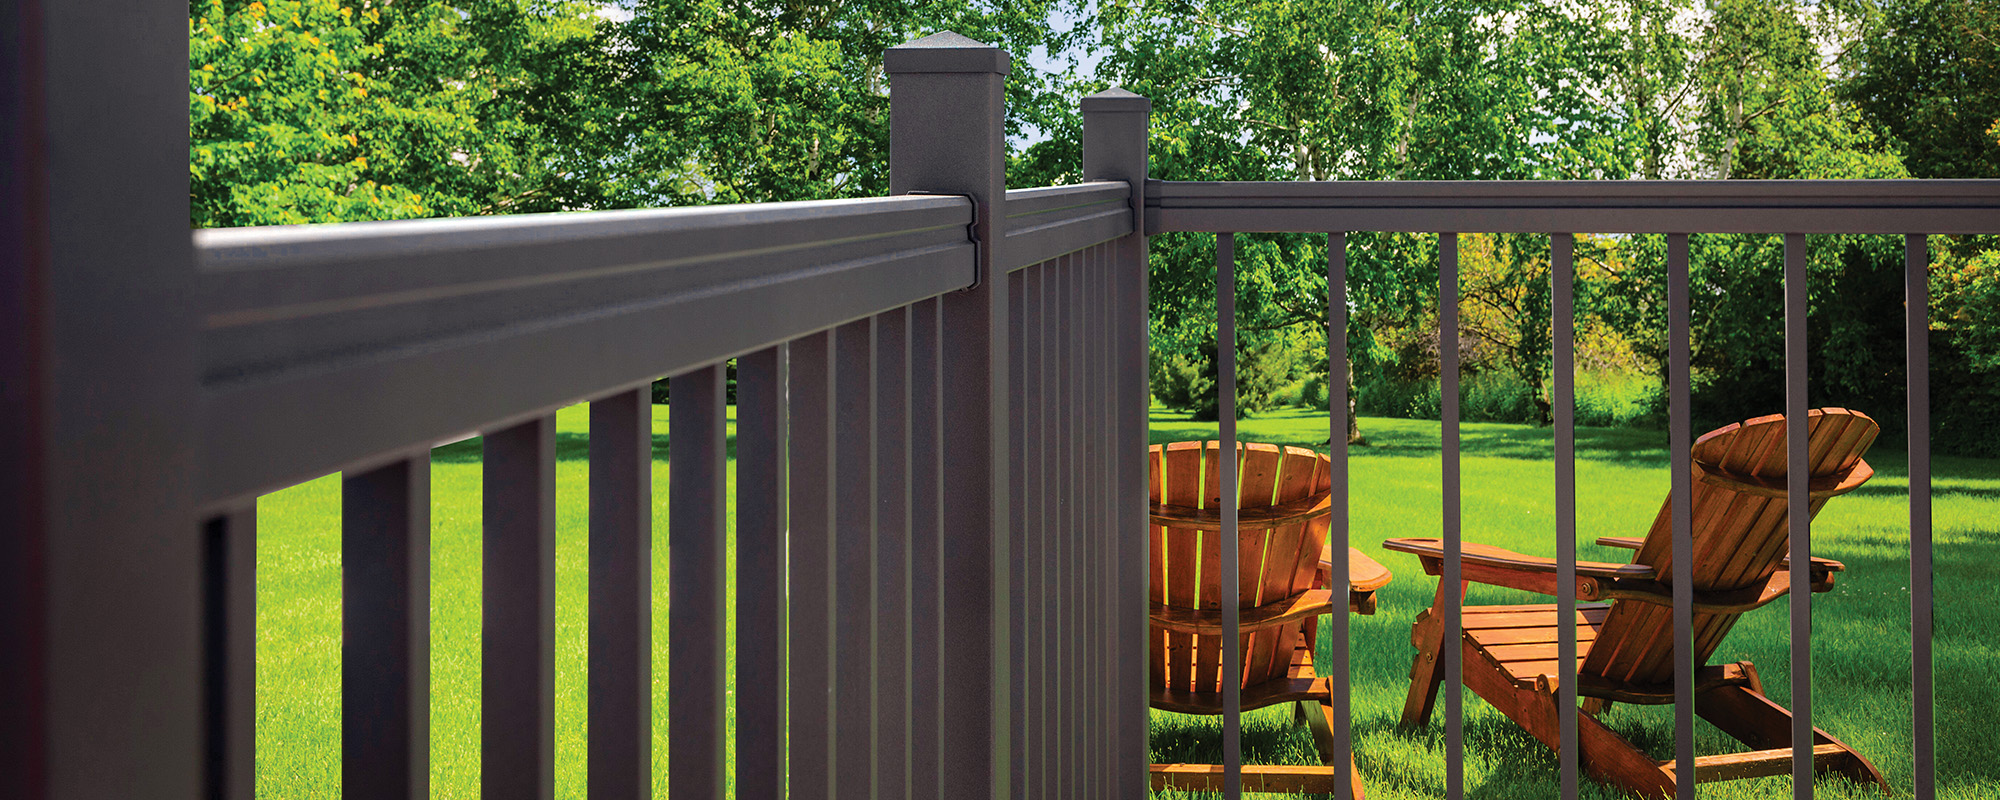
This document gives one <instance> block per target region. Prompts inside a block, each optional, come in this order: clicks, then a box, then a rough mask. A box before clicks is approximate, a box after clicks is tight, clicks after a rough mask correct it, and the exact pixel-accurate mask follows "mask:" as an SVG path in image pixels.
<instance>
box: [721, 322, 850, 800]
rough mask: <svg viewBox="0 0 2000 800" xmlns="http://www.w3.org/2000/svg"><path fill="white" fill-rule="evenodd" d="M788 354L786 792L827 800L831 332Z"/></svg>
mask: <svg viewBox="0 0 2000 800" xmlns="http://www.w3.org/2000/svg"><path fill="white" fill-rule="evenodd" d="M790 350H791V375H790V381H789V383H788V391H787V402H788V403H789V404H790V412H791V414H790V416H791V424H792V439H791V444H790V451H789V452H790V455H791V471H790V475H789V480H790V489H791V523H792V524H791V536H792V539H791V546H790V548H789V550H788V556H789V558H790V562H789V564H788V568H789V570H790V572H789V576H788V579H787V583H788V584H789V586H790V588H791V597H790V604H791V607H790V614H789V619H790V627H789V629H788V633H789V634H790V637H791V638H790V642H791V644H790V662H791V694H790V696H789V698H788V700H789V703H790V713H789V715H788V716H789V718H790V721H791V730H790V732H789V736H790V750H789V753H790V761H791V776H790V778H791V780H790V783H791V787H790V788H791V792H792V795H791V796H792V797H794V798H801V800H805V799H808V798H809V799H810V800H827V798H831V797H832V796H833V782H834V780H835V778H836V775H835V764H834V759H833V752H834V745H835V743H836V736H835V731H834V727H833V723H834V718H835V715H836V714H837V713H839V712H840V710H841V709H840V702H839V698H838V697H836V696H835V695H834V690H833V676H834V673H833V648H834V644H835V642H834V630H835V628H834V619H835V618H834V605H833V603H834V595H833V565H834V553H833V544H834V525H833V515H834V510H835V508H836V507H837V506H838V505H839V495H837V494H835V493H834V490H833V477H834V473H835V471H836V469H835V464H834V461H833V447H834V440H833V436H834V418H833V415H834V402H833V364H834V360H833V332H832V331H822V332H819V333H815V334H811V335H809V336H802V337H800V338H799V339H798V340H797V341H794V342H792V343H791V345H790ZM738 380H739V381H740V380H741V376H740V375H739V376H738Z"/></svg>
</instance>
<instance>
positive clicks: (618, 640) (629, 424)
mask: <svg viewBox="0 0 2000 800" xmlns="http://www.w3.org/2000/svg"><path fill="white" fill-rule="evenodd" d="M589 592H590V678H589V681H590V689H589V691H590V701H589V704H590V709H589V722H588V725H589V748H590V754H589V770H588V775H589V777H588V781H589V784H590V787H589V788H590V792H589V794H590V797H592V798H593V799H594V800H645V798H650V797H652V796H653V777H652V776H653V403H652V391H651V387H650V386H640V387H637V388H633V389H625V390H622V391H619V392H615V393H613V394H610V395H606V396H604V397H600V398H598V399H596V400H593V401H591V403H590V587H589Z"/></svg>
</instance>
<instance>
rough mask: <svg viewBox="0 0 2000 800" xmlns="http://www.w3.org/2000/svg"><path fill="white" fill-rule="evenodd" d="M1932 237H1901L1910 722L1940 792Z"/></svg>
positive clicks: (1922, 784)
mask: <svg viewBox="0 0 2000 800" xmlns="http://www.w3.org/2000/svg"><path fill="white" fill-rule="evenodd" d="M1928 248H1929V237H1926V236H1924V235H1923V234H1911V235H1909V236H1906V237H1904V239H1903V299H1904V310H1903V314H1904V321H1903V324H1904V328H1903V343H1904V356H1903V357H1904V361H1903V369H1904V373H1903V375H1904V378H1903V380H1904V384H1905V385H1904V390H1905V392H1906V394H1905V398H1904V402H1905V403H1906V404H1907V408H1908V412H1907V413H1908V414H1909V440H1910V445H1909V459H1910V702H1911V704H1912V707H1911V709H1910V723H1911V728H1912V730H1911V732H1910V733H1911V738H1912V739H1913V740H1914V745H1915V747H1914V749H1915V753H1914V755H1915V758H1914V759H1913V762H1914V763H1913V764H1912V767H1913V769H1912V772H1913V773H1914V774H1913V775H1912V776H1911V777H1912V779H1913V780H1912V783H1913V788H1914V789H1915V794H1916V796H1917V797H1936V796H1937V750H1936V739H1935V736H1936V733H1935V731H1934V730H1933V729H1932V719H1931V714H1932V710H1931V703H1932V700H1933V695H1934V691H1935V690H1934V687H1933V685H1932V680H1931V611H1932V606H1931V602H1932V594H1931V592H1932V572H1931V380H1930V378H1931V376H1930V369H1931V358H1930V308H1931V304H1930V289H1931V287H1930V269H1929V261H1930V253H1929V250H1928Z"/></svg>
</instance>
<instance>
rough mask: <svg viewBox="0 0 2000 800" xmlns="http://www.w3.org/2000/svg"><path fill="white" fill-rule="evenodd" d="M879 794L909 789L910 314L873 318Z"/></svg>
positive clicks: (905, 311)
mask: <svg viewBox="0 0 2000 800" xmlns="http://www.w3.org/2000/svg"><path fill="white" fill-rule="evenodd" d="M875 325H876V340H875V370H876V382H875V387H876V388H875V392H876V395H875V478H876V480H875V509H876V511H875V519H876V537H875V626H876V627H875V653H876V656H875V681H876V686H875V703H876V706H875V707H876V712H875V713H876V720H877V731H876V746H875V753H876V758H877V764H876V784H877V790H876V796H878V797H883V798H890V799H891V800H894V799H895V798H904V797H912V796H914V795H913V794H912V793H911V791H910V714H909V709H910V681H909V675H910V470H909V464H910V309H909V308H908V307H904V308H898V309H895V310H893V311H889V312H886V313H883V314H879V315H877V316H876V317H875Z"/></svg>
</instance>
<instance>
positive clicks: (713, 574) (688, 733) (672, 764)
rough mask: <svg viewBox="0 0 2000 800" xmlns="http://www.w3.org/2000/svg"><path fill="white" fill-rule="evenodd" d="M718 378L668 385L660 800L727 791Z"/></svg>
mask: <svg viewBox="0 0 2000 800" xmlns="http://www.w3.org/2000/svg"><path fill="white" fill-rule="evenodd" d="M723 370H724V366H723V365H722V364H720V363H718V364H712V365H709V366H706V367H699V368H696V369H693V370H690V371H688V372H683V373H681V374H679V375H675V376H673V377H672V378H670V379H669V380H670V383H669V384H668V386H669V388H670V389H671V390H672V391H673V409H672V411H671V412H669V414H668V417H667V420H668V423H667V430H668V442H669V446H670V447H672V448H673V449H672V451H671V452H670V453H669V455H668V462H667V476H668V481H669V483H668V488H667V503H668V507H667V508H668V511H667V514H668V516H667V535H668V539H667V541H668V546H669V547H671V548H672V550H671V551H670V552H671V560H670V561H669V565H668V569H669V571H670V575H669V578H668V603H669V608H668V610H667V647H668V652H669V653H671V654H672V657H673V671H672V672H671V674H670V675H669V677H668V680H667V691H668V692H669V695H668V696H669V697H670V698H671V700H670V701H669V703H668V706H667V712H668V713H667V739H668V745H667V770H668V772H667V796H669V797H672V798H675V800H690V798H695V799H697V800H699V799H700V798H712V799H713V800H720V798H722V797H723V795H724V792H725V789H726V788H727V786H726V781H727V777H728V776H727V774H726V772H725V767H724V760H723V754H724V746H725V742H724V740H723V737H724V735H725V727H724V716H723V715H724V712H725V709H726V706H725V703H727V699H726V697H725V695H724V691H725V690H724V682H725V681H726V680H727V672H726V670H727V669H728V663H727V661H726V659H727V653H725V652H724V645H725V640H724V633H725V630H724V626H725V625H726V624H727V614H728V608H727V598H726V597H725V596H724V589H725V586H726V581H727V580H728V572H727V561H726V558H727V553H726V544H727V543H726V541H725V540H724V538H723V537H724V535H725V534H724V528H723V525H724V518H723V515H724V514H725V513H727V509H726V502H727V499H728V495H727V493H726V489H725V486H724V480H725V475H724V473H723V470H724V469H725V468H726V467H725V463H724V457H725V455H726V454H727V449H726V448H727V443H726V441H725V438H724V436H725V431H724V427H723V426H724V416H723V415H724V413H725V408H724V398H723V389H724V381H725V376H724V372H723Z"/></svg>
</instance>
